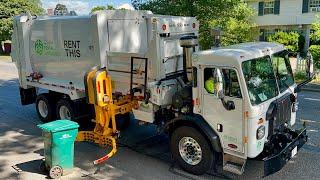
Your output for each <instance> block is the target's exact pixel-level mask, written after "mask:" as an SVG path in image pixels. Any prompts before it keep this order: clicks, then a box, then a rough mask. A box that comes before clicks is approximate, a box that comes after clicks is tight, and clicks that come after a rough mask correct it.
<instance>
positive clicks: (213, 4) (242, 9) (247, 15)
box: [132, 0, 255, 49]
mask: <svg viewBox="0 0 320 180" xmlns="http://www.w3.org/2000/svg"><path fill="white" fill-rule="evenodd" d="M132 4H133V6H134V7H135V8H136V9H141V10H151V11H152V12H153V13H155V14H164V15H177V16H192V17H196V18H197V19H198V20H199V21H200V27H199V28H200V29H199V32H200V36H199V41H200V45H201V47H202V49H207V48H210V47H211V46H212V45H213V37H212V36H211V34H210V30H211V29H212V28H220V29H221V30H222V31H223V32H224V36H223V37H222V39H221V42H222V45H230V44H235V43H240V42H247V41H252V40H253V39H254V36H253V35H254V34H255V33H254V31H253V30H254V27H255V24H254V23H252V21H251V18H252V17H253V16H254V10H253V9H251V8H249V7H248V6H247V4H246V3H244V2H243V1H242V0H232V1H231V0H146V1H142V0H132Z"/></svg>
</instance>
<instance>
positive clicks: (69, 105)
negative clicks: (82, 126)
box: [56, 99, 76, 121]
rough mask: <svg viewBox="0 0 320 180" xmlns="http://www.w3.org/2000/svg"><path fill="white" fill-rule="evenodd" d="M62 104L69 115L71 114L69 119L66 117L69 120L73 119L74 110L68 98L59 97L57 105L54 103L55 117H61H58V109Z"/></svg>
mask: <svg viewBox="0 0 320 180" xmlns="http://www.w3.org/2000/svg"><path fill="white" fill-rule="evenodd" d="M62 106H66V107H67V108H68V110H69V112H70V115H71V119H68V120H71V121H75V117H76V116H75V111H74V108H73V102H72V101H71V100H68V99H60V100H59V101H58V102H57V105H56V116H57V119H61V117H60V114H59V110H60V108H61V107H62Z"/></svg>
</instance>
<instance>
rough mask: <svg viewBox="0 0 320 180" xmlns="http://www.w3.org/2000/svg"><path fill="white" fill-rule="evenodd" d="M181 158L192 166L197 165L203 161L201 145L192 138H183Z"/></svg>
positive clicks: (180, 142) (180, 149) (180, 150)
mask: <svg viewBox="0 0 320 180" xmlns="http://www.w3.org/2000/svg"><path fill="white" fill-rule="evenodd" d="M179 153H180V156H181V158H182V159H183V160H184V161H185V162H186V163H188V164H190V165H197V164H199V163H200V162H201V159H202V150H201V147H200V145H199V143H198V142H197V141H196V140H194V139H193V138H192V137H183V138H181V140H180V141H179Z"/></svg>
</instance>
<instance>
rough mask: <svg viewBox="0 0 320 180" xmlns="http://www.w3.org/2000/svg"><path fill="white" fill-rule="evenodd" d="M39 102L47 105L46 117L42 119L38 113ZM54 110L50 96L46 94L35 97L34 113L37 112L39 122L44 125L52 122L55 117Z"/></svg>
mask: <svg viewBox="0 0 320 180" xmlns="http://www.w3.org/2000/svg"><path fill="white" fill-rule="evenodd" d="M40 100H42V101H44V102H45V103H46V105H47V108H48V115H47V116H46V117H42V116H41V114H40V112H39V109H38V103H39V101H40ZM54 110H55V108H54V105H53V102H52V99H51V97H50V95H49V94H48V93H43V94H39V95H38V96H37V99H36V111H37V114H38V117H39V119H40V121H41V122H43V123H46V122H50V121H53V120H54V119H55V117H56V116H55V111H54Z"/></svg>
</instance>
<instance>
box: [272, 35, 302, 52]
mask: <svg viewBox="0 0 320 180" xmlns="http://www.w3.org/2000/svg"><path fill="white" fill-rule="evenodd" d="M299 39H300V34H299V33H297V32H293V31H291V32H283V31H280V32H277V33H275V34H274V35H270V36H269V37H268V41H270V42H278V43H280V44H283V45H284V46H285V47H286V48H287V49H288V50H289V51H290V52H292V53H297V52H298V51H299V49H300V48H299Z"/></svg>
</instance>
